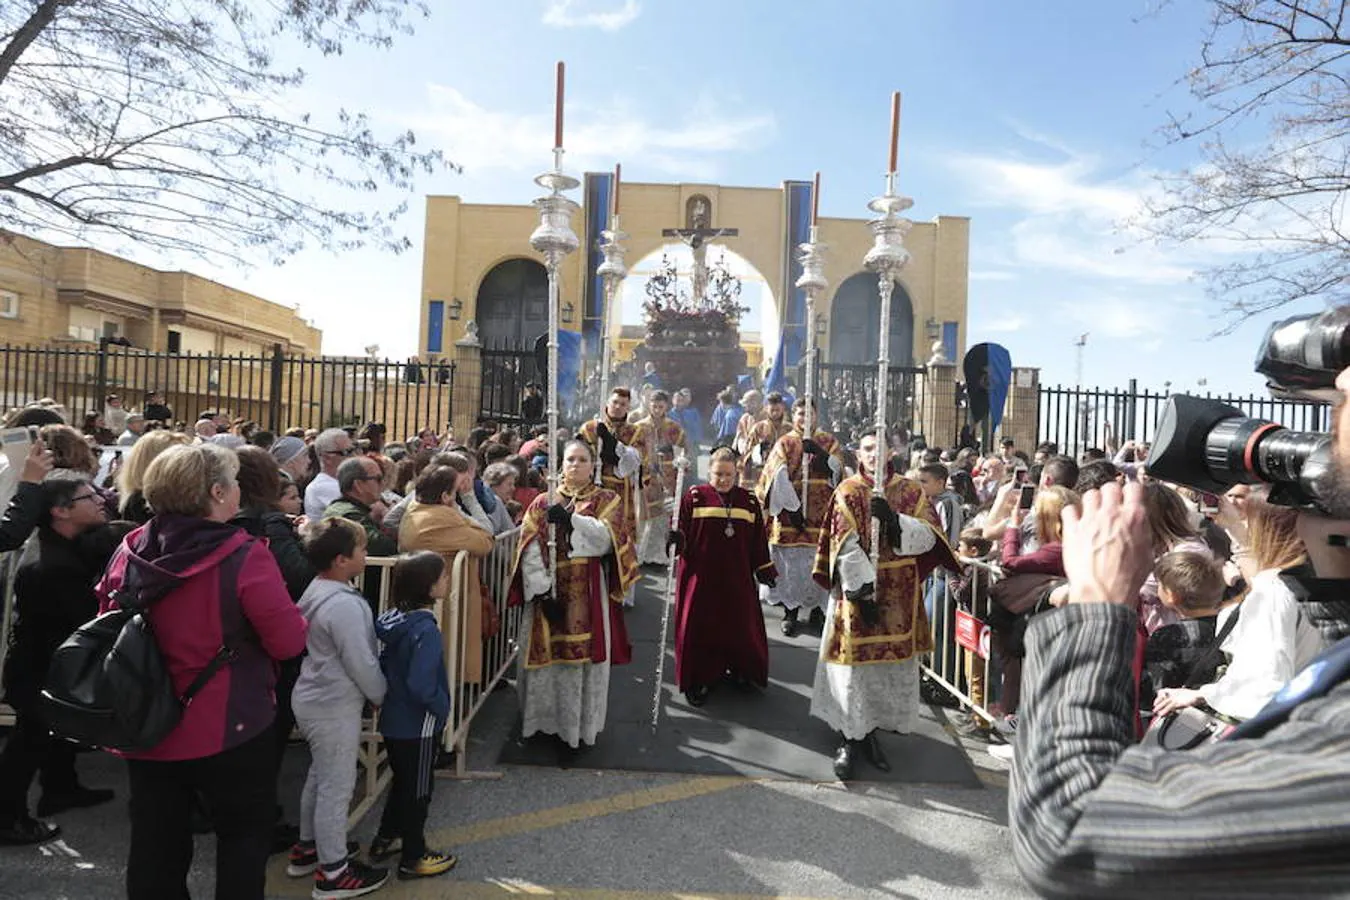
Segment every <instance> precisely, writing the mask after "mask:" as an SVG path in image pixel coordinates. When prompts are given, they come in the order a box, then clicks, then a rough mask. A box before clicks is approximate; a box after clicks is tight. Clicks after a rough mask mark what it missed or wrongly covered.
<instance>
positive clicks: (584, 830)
mask: <svg viewBox="0 0 1350 900" xmlns="http://www.w3.org/2000/svg"><path fill="white" fill-rule="evenodd" d="M663 580H664V574H663V573H655V572H649V573H647V574H646V575H645V576H644V579H643V584H642V585H641V587H640V589H639V595H638V604H639V606H640V607H642V606H644V605H645V606H646V609H647V612H648V613H650V611H652V610H654V609H655V608H656V607H655V605H656V604H657V603H658V602H659V599H658V598H659V597H660V596H661V595H660V593H659V589H660V587H661V586H662V582H663ZM776 624H777V623H776V619H771V620H770V628H771V629H772V628H775V627H776ZM809 640H810V638H809V637H808V636H799V637H798V638H796V639H794V641H795V642H802V641H808V642H809ZM776 649H777V648H776ZM670 669H671V667H670V666H669V665H668V666H667V670H666V678H667V679H669V678H670V677H671V671H670ZM615 671H616V672H618V671H620V670H617V669H616V670H615ZM791 672H792V675H791V679H795V682H800V681H801V680H802V679H804V678H806V677H808V676H806V675H805V669H804V668H803V667H801V666H799V665H798V666H795V667H792V668H791ZM773 675H774V673H773V672H772V671H771V677H773ZM624 677H629V678H637V677H640V676H639V675H638V674H636V672H633V673H628V674H627V675H626V676H624ZM795 682H792V683H788V680H785V683H784V684H783V686H782V689H783V690H784V691H787V692H789V693H792V692H795V693H797V694H801V693H802V692H809V690H810V684H809V683H805V684H801V683H795ZM647 684H648V685H650V684H651V682H650V681H648V682H647ZM669 702H672V703H674V702H677V698H674V697H671V698H669ZM514 708H515V707H514V702H513V701H512V699H511V696H510V688H509V687H508V688H506V689H505V690H504V691H503V696H502V699H501V700H500V701H499V702H494V703H492V704H491V705H490V706H489V707H488V709H487V710H486V711H485V713H484V715H483V716H481V717H480V719H479V720H478V721H477V722H476V723H475V729H474V732H473V734H472V737H471V740H470V747H469V759H468V763H469V769H470V770H471V771H472V772H473V773H474V774H475V775H476V776H477V777H474V778H471V779H468V780H453V779H448V778H442V779H438V780H437V783H436V795H435V798H434V800H433V803H432V810H431V816H430V820H429V822H428V825H427V830H428V836H429V838H430V840H431V843H432V845H433V846H437V847H441V848H448V849H451V850H453V852H455V853H456V854H457V855H458V856H459V858H460V863H459V866H458V867H457V868H456V869H455V870H454V871H453V872H451V873H449V874H448V875H446V876H443V877H441V878H438V879H433V880H429V881H423V882H395V881H391V882H390V884H389V885H388V886H386V887H385V889H384V890H382V891H381V892H380V896H386V897H391V898H394V897H405V898H413V897H416V898H433V897H436V898H439V897H446V898H454V897H461V898H471V900H477V898H485V900H495V898H506V897H512V896H518V895H531V896H544V897H568V898H586V900H647V898H669V900H676V898H681V900H685V898H719V900H720V898H760V897H796V898H827V897H830V898H908V897H915V898H928V897H997V898H1017V897H1029V896H1031V894H1030V893H1029V892H1028V891H1027V889H1026V888H1025V886H1024V885H1023V883H1022V881H1021V879H1020V878H1019V877H1018V875H1017V874H1016V872H1015V870H1014V869H1013V866H1012V861H1011V852H1012V847H1011V841H1010V838H1009V835H1008V830H1007V827H1006V825H1007V821H1006V815H1007V813H1006V809H1007V799H1006V767H1005V766H1004V764H1003V763H1001V762H999V761H997V760H995V759H993V758H991V757H990V756H989V755H988V754H987V753H985V752H984V745H983V744H980V743H978V742H966V743H963V742H961V741H959V740H957V738H956V737H955V735H954V733H953V732H952V731H951V729H950V727H949V725H948V722H947V712H946V711H945V710H940V709H931V710H927V711H926V712H925V714H924V718H925V721H924V723H923V734H924V739H925V740H926V741H932V742H935V744H942V746H941V747H937V748H930V750H933V752H940V753H946V754H955V755H957V756H959V757H960V760H961V763H962V765H963V766H965V767H967V768H968V771H969V772H970V773H971V774H972V776H973V777H970V778H964V777H963V778H960V779H950V778H947V779H945V780H946V781H947V783H930V782H925V781H922V780H919V781H906V782H884V783H882V782H855V783H851V784H848V785H841V784H838V783H835V782H833V781H831V780H824V779H822V780H806V779H802V778H787V777H781V776H777V777H775V776H772V775H769V776H765V775H761V774H742V770H743V771H745V772H751V773H756V772H763V771H765V769H766V767H765V766H763V765H761V764H760V762H757V761H756V760H749V761H745V760H742V761H741V762H742V765H741V766H740V767H739V768H738V767H737V766H731V767H729V769H728V770H727V771H726V772H724V773H719V774H706V773H701V774H682V773H672V772H663V771H625V770H622V769H616V768H605V769H594V768H587V762H586V758H585V757H584V756H583V757H581V758H580V759H578V760H577V762H576V766H575V767H574V768H571V769H566V770H564V769H558V768H552V767H545V766H537V765H504V764H501V763H499V758H500V757H501V750H502V748H503V746H504V745H505V742H506V741H508V740H509V737H510V732H511V729H512V725H513V724H514V722H513V718H514ZM700 715H701V716H704V717H708V718H711V719H715V718H716V707H715V705H714V702H713V701H709V704H708V706H707V707H705V708H704V710H703V711H701V712H700ZM755 721H757V720H756V719H755V717H753V716H751V717H748V719H747V721H746V722H744V723H739V724H738V723H732V724H731V725H729V726H727V727H728V728H729V729H730V730H733V731H734V730H739V729H744V730H746V731H753V730H754V727H755V725H754V722H755ZM668 727H669V725H663V730H664V729H666V728H668ZM802 727H803V728H809V724H808V725H803V726H802ZM606 736H608V737H611V738H614V739H616V740H627V739H628V738H625V737H624V736H623V734H622V732H616V733H615V734H614V735H609V734H608V733H607V734H606V735H602V736H601V741H602V742H603V741H604V740H605V739H606ZM672 740H674V738H672ZM893 740H896V741H898V740H900V739H899V738H898V737H897V738H893ZM800 743H801V742H798V744H800ZM826 743H828V742H826ZM757 746H758V745H757V744H756V743H755V742H753V741H749V742H747V741H745V740H743V739H740V738H738V739H737V740H734V741H730V742H729V743H727V744H726V748H727V749H726V750H725V752H726V754H727V755H734V754H736V753H741V754H748V753H752V752H757V751H756V750H755V748H756V747H757ZM888 746H889V747H891V750H892V752H891V762H892V764H893V765H895V766H896V767H901V766H904V765H905V759H904V757H903V745H895V744H888ZM801 752H802V751H801V747H800V746H798V747H797V748H796V749H795V750H794V753H796V754H798V755H799V756H800V754H801ZM306 765H307V753H306V751H305V748H304V747H303V745H299V744H297V745H294V746H292V748H291V750H290V752H289V754H288V758H287V762H286V779H285V780H286V785H287V797H286V798H285V799H286V800H287V801H288V803H289V805H290V806H291V807H292V818H293V817H294V809H293V808H294V805H295V798H296V795H297V794H298V790H299V784H300V782H301V780H302V779H303V776H304V771H305V767H306ZM951 765H952V763H951V760H948V761H947V763H946V766H947V768H945V769H944V770H943V771H952V769H951ZM79 768H80V772H81V777H82V779H83V781H84V782H85V783H86V784H88V785H90V786H98V787H104V786H109V787H115V788H116V789H117V791H118V797H117V799H116V800H115V801H114V802H113V803H111V804H108V805H106V806H103V807H100V808H97V809H92V810H83V811H79V812H75V813H71V814H67V815H63V816H61V817H60V818H59V821H60V824H61V825H62V826H63V828H64V832H65V833H64V836H63V839H62V840H60V841H57V842H54V843H52V844H48V845H45V846H42V847H26V848H0V898H10V897H15V898H18V897H23V898H35V900H36V898H44V900H45V898H52V900H56V898H72V900H74V898H115V897H120V896H123V891H122V880H123V860H124V857H125V852H126V830H127V816H126V807H125V801H126V796H127V791H126V779H125V775H124V773H123V770H122V766H121V764H120V763H119V762H117V761H116V760H114V759H112V758H110V757H107V756H104V755H102V754H97V753H87V754H83V755H82V756H81V758H80V762H79ZM822 771H828V761H827V760H826V761H824V767H823V768H822ZM954 782H955V783H954ZM377 820H378V813H377V812H376V813H372V814H371V815H368V816H367V817H366V818H365V820H364V821H363V822H362V823H361V825H360V826H359V827H358V829H357V830H356V833H355V835H354V836H355V837H356V838H358V839H360V840H361V841H362V842H368V841H369V839H370V838H371V836H372V834H373V831H374V828H375V825H376V822H377ZM197 851H198V852H197V858H196V860H195V865H194V870H193V876H192V883H191V884H192V890H193V896H194V897H210V896H211V871H212V865H213V855H214V853H213V847H212V841H211V839H210V838H209V837H202V838H198V840H197ZM283 869H284V864H283V863H282V862H281V861H280V858H278V859H276V860H274V861H273V865H272V867H271V868H270V870H269V878H268V894H267V896H268V897H276V898H281V897H306V896H308V895H309V890H310V887H311V882H310V881H309V880H308V879H289V878H287V877H286V876H285V874H284V871H283Z"/></svg>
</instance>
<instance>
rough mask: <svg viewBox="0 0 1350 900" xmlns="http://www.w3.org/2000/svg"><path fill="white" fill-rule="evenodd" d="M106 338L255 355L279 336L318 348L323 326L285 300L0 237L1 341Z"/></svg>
mask: <svg viewBox="0 0 1350 900" xmlns="http://www.w3.org/2000/svg"><path fill="white" fill-rule="evenodd" d="M105 337H107V338H126V339H127V340H129V341H130V342H131V344H132V345H133V346H135V347H138V348H141V349H144V350H149V351H154V352H174V353H177V352H183V353H197V354H216V355H239V354H242V355H245V356H262V355H264V354H268V353H271V352H272V350H273V347H274V345H276V344H280V345H281V348H282V351H283V352H284V353H288V354H306V355H314V356H317V355H318V354H319V353H320V344H321V342H322V339H323V334H322V332H321V331H319V329H317V328H314V327H312V326H311V325H310V324H309V323H308V322H306V321H305V320H304V319H303V318H301V316H300V315H299V314H298V313H297V312H296V311H295V310H293V309H291V308H290V307H286V306H282V305H280V304H278V303H272V302H270V301H268V300H264V299H263V298H261V297H256V296H254V295H253V294H249V293H245V292H244V291H239V290H235V289H234V288H231V287H227V286H225V285H223V284H219V283H217V282H215V281H211V280H209V279H206V278H202V277H200V276H197V275H192V274H190V273H188V272H166V271H161V270H159V269H153V268H150V267H149V266H143V265H140V264H139V263H135V262H132V261H131V260H128V259H123V258H121V257H118V256H114V255H112V254H109V253H103V252H100V251H98V250H91V249H89V248H86V247H58V246H56V245H53V244H47V243H44V242H42V241H36V240H32V239H29V238H25V237H21V236H17V235H4V236H3V239H0V342H3V343H8V344H27V345H54V344H55V345H67V344H73V345H76V346H80V345H87V344H97V343H98V341H99V339H100V338H105Z"/></svg>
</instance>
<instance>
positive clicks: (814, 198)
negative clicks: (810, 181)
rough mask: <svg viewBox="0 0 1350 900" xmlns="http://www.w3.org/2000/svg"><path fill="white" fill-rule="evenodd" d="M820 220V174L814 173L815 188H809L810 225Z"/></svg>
mask: <svg viewBox="0 0 1350 900" xmlns="http://www.w3.org/2000/svg"><path fill="white" fill-rule="evenodd" d="M819 219H820V172H816V182H815V186H814V187H812V188H811V225H812V226H815V225H816V224H817V222H818V221H819Z"/></svg>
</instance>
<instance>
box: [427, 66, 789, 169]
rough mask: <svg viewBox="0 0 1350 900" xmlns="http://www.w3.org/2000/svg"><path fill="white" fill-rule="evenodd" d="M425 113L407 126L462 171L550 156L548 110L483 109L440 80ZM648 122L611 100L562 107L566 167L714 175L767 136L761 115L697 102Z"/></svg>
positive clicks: (529, 163)
mask: <svg viewBox="0 0 1350 900" xmlns="http://www.w3.org/2000/svg"><path fill="white" fill-rule="evenodd" d="M428 95H429V107H430V108H429V111H428V112H426V113H423V114H421V115H419V116H417V117H416V118H415V119H413V120H412V121H411V122H409V124H410V125H411V126H412V127H413V128H415V129H416V130H417V131H418V132H419V133H421V132H430V133H431V134H432V135H433V137H432V139H431V142H432V143H435V144H436V145H437V146H440V147H442V148H443V149H444V150H445V153H446V156H447V157H448V158H449V159H453V160H454V161H455V162H456V163H459V164H460V165H462V166H463V167H464V169H465V173H466V175H471V176H472V175H475V174H481V173H482V172H484V171H486V170H489V169H498V170H516V171H521V172H536V171H538V170H540V169H541V168H543V166H544V165H545V164H547V162H548V160H549V158H550V157H549V153H548V150H547V149H546V148H548V147H549V146H550V145H551V144H552V140H551V137H552V125H553V119H552V114H551V112H550V111H549V110H541V111H540V112H538V113H519V112H515V111H511V110H504V109H488V108H486V107H484V106H481V105H480V104H478V103H476V102H474V101H473V100H472V99H471V98H470V97H468V96H466V95H465V94H464V93H462V92H461V91H459V90H457V89H455V88H453V87H449V86H447V85H438V84H432V85H429V86H428ZM668 121H669V120H660V121H658V120H653V119H649V118H646V117H645V115H644V114H643V113H640V112H637V111H636V110H633V109H630V108H628V105H627V104H626V103H624V102H616V103H613V104H611V105H610V106H608V107H605V108H595V107H588V106H584V105H582V104H573V105H572V106H569V107H568V126H567V134H566V144H567V160H566V168H567V169H568V170H569V171H573V172H575V171H578V170H584V169H588V168H590V169H594V168H600V169H607V168H609V167H611V166H613V165H614V162H615V161H616V160H619V161H622V162H623V163H624V166H625V168H628V167H629V166H631V167H632V168H633V169H634V170H638V169H641V170H645V171H652V172H655V173H657V174H661V175H669V176H674V177H677V178H682V179H688V180H715V178H716V177H717V175H718V172H719V168H720V165H719V159H718V157H719V156H721V155H722V154H726V153H729V152H737V151H739V152H744V151H746V150H754V149H755V148H757V147H759V146H762V145H763V144H764V143H765V142H766V141H768V140H769V138H770V137H771V136H772V135H773V132H774V129H775V123H774V119H773V116H771V115H768V114H749V115H736V114H732V113H728V112H725V111H724V110H722V109H720V108H719V107H718V106H717V105H716V104H715V103H713V102H712V101H708V100H696V101H695V102H694V105H693V106H692V107H691V108H690V110H689V111H688V112H687V113H686V114H685V116H684V117H683V120H682V121H673V122H669V124H668Z"/></svg>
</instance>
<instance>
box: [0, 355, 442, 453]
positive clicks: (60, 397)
mask: <svg viewBox="0 0 1350 900" xmlns="http://www.w3.org/2000/svg"><path fill="white" fill-rule="evenodd" d="M454 379H455V367H454V364H453V363H449V362H445V363H438V364H434V365H433V364H425V363H419V362H417V361H415V360H414V361H406V362H400V361H397V360H390V359H361V358H352V357H307V356H298V355H297V356H291V355H287V354H285V353H283V352H282V351H281V348H280V346H277V347H276V348H275V349H274V351H273V352H272V353H271V354H270V355H266V356H244V355H214V354H197V353H153V352H150V351H147V350H141V349H138V348H132V347H120V346H116V345H108V344H100V346H99V347H98V348H97V349H94V348H90V347H31V346H14V345H10V344H6V345H4V346H3V347H0V407H2V408H4V409H8V408H11V407H15V406H22V405H24V404H26V403H30V402H32V401H34V400H38V399H41V398H44V397H50V398H51V399H53V400H55V401H56V402H58V403H60V404H61V405H63V406H65V407H66V409H68V410H69V411H70V414H71V417H72V419H73V420H74V424H77V425H78V424H79V423H80V421H81V420H82V419H83V416H84V414H85V413H86V412H90V411H95V410H97V411H99V412H101V411H102V410H103V400H104V397H105V396H106V395H108V394H110V393H115V394H118V395H119V396H120V397H121V398H122V402H123V406H124V407H125V408H127V409H131V410H136V411H139V410H140V409H141V408H142V406H143V401H144V399H145V396H146V394H148V393H149V392H150V391H159V392H161V393H162V394H163V395H164V403H165V404H166V405H167V406H168V407H169V408H170V410H172V412H173V416H174V418H175V419H176V420H178V421H182V422H184V423H187V424H189V425H190V424H191V423H192V422H193V421H194V420H195V418H196V417H197V415H198V413H200V412H202V411H204V410H208V409H210V410H219V411H222V412H225V413H226V414H227V415H229V416H231V417H239V418H243V419H246V420H252V421H254V422H257V423H258V425H259V427H262V428H267V429H270V430H272V431H280V430H283V429H286V428H293V427H302V428H325V427H332V426H342V425H360V424H361V423H363V422H383V423H384V424H385V425H386V427H387V428H388V433H389V436H390V438H391V439H392V438H394V437H395V436H397V437H398V438H400V439H401V438H402V437H404V436H405V435H408V434H412V433H415V432H417V430H418V429H420V428H425V427H431V428H436V429H440V428H442V427H443V426H444V425H445V424H446V423H448V422H449V421H450V419H451V397H452V395H453V392H454Z"/></svg>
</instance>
